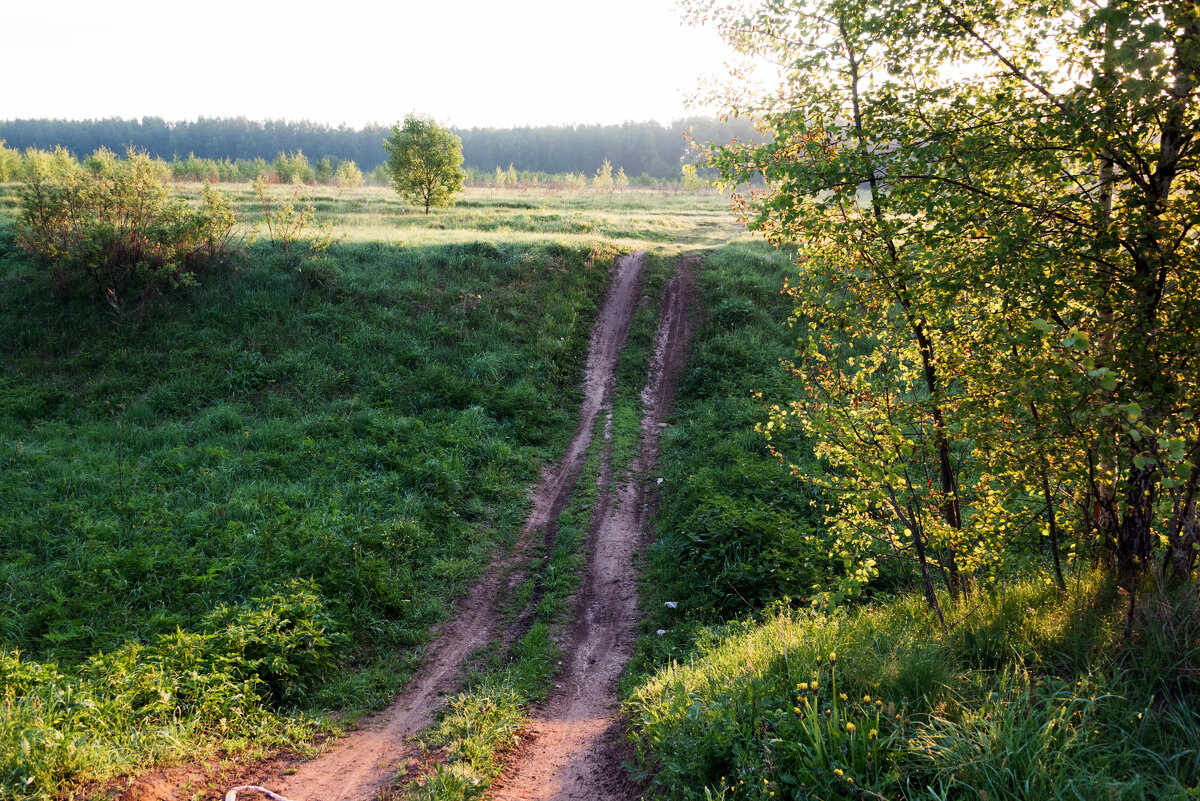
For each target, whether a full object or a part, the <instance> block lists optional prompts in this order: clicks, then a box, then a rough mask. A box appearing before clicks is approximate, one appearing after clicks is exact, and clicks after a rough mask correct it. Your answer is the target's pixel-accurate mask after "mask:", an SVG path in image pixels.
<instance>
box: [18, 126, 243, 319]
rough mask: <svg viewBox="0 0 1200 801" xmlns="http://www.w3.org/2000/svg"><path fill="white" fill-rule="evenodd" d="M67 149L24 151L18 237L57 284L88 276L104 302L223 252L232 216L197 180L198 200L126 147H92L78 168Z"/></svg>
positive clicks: (191, 269) (150, 289)
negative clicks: (122, 153)
mask: <svg viewBox="0 0 1200 801" xmlns="http://www.w3.org/2000/svg"><path fill="white" fill-rule="evenodd" d="M63 154H65V156H66V158H67V159H69V158H70V154H67V153H66V151H56V152H55V153H54V154H46V153H43V152H32V153H27V156H26V179H25V187H24V189H23V190H22V192H21V209H22V211H21V219H20V223H19V225H18V229H17V242H18V244H19V245H20V246H21V247H22V248H23V249H24V250H25V251H26V252H27V253H29V254H30V255H32V256H34V257H35V258H36V259H38V260H39V261H40V262H41V263H42V264H43V265H45V266H46V267H47V268H48V269H49V270H50V272H51V275H52V276H53V278H54V282H55V284H56V286H57V287H58V288H59V289H60V290H66V289H68V288H70V287H71V286H73V285H74V284H76V283H90V284H91V286H92V288H93V290H94V291H95V292H96V293H97V294H98V295H100V296H101V297H107V298H108V299H109V300H110V302H114V303H116V302H117V299H118V298H119V297H123V296H124V293H126V292H127V291H130V290H133V291H136V292H137V293H138V294H139V295H140V297H142V298H143V299H145V298H146V297H147V296H148V295H149V294H153V293H157V292H161V291H163V290H165V289H170V288H175V287H179V286H185V285H189V284H193V283H195V281H196V276H197V274H198V273H199V272H200V271H201V270H203V269H205V268H207V267H209V266H211V265H213V264H214V263H218V262H220V261H222V260H224V259H226V258H227V257H228V256H230V255H231V253H232V251H233V249H234V229H235V224H236V219H235V217H234V213H233V209H232V207H231V205H230V203H229V201H228V200H227V199H226V198H225V197H224V196H222V195H221V194H220V193H219V192H216V191H215V190H213V189H212V188H211V187H207V186H206V187H205V188H204V192H203V197H202V202H201V205H200V208H198V209H194V208H191V207H189V206H188V204H187V203H186V202H184V200H183V199H182V198H179V197H177V196H174V195H173V194H172V193H171V191H170V189H168V188H167V186H166V179H167V176H168V167H167V165H165V164H164V163H162V162H159V161H155V160H153V159H151V158H150V157H149V156H148V155H146V154H145V153H139V152H137V151H135V150H132V149H130V150H129V151H128V153H127V154H126V158H125V159H117V158H116V157H115V156H114V155H113V154H112V153H111V152H109V151H106V150H100V151H97V152H96V153H94V154H93V155H92V157H91V158H89V159H88V163H87V169H85V170H81V169H79V167H78V165H77V164H76V163H75V162H74V160H73V159H71V160H70V162H69V163H70V164H72V165H75V166H74V167H73V168H72V167H70V166H68V162H67V161H66V160H65V159H64V157H63Z"/></svg>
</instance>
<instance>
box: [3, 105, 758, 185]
mask: <svg viewBox="0 0 1200 801" xmlns="http://www.w3.org/2000/svg"><path fill="white" fill-rule="evenodd" d="M453 130H454V132H455V133H456V134H458V136H460V137H461V138H462V143H463V157H464V166H465V167H467V168H468V169H471V168H474V169H477V170H480V171H482V172H490V171H492V170H494V169H495V168H496V167H497V166H501V167H507V166H508V165H510V164H511V165H513V166H514V167H515V168H516V169H517V170H523V171H529V172H541V173H571V172H581V173H587V172H591V171H593V170H595V169H596V166H597V165H599V164H601V163H602V162H603V161H604V160H605V159H608V160H609V161H610V162H611V163H612V165H613V169H614V170H616V169H624V171H625V173H627V174H628V175H630V176H634V177H636V176H648V177H652V178H655V179H658V180H675V179H678V178H679V175H680V165H681V164H683V163H686V162H690V161H693V160H694V159H692V158H691V153H690V150H689V147H688V145H687V142H686V141H685V138H684V136H683V134H684V132H691V134H692V136H694V137H695V139H696V140H697V141H700V142H703V143H709V142H717V143H721V144H725V143H728V142H730V141H732V140H733V139H734V138H737V139H739V140H742V141H745V140H747V139H750V138H752V137H753V136H754V128H753V124H752V123H751V122H750V121H749V120H747V119H736V120H731V121H728V122H722V121H718V120H715V119H713V118H709V117H691V118H686V119H679V120H675V121H673V122H671V123H670V124H669V125H663V124H661V123H658V122H626V123H623V124H621V125H578V126H572V125H548V126H540V127H529V126H526V127H522V128H469V129H457V128H456V129H453ZM388 135H389V128H388V127H387V126H384V125H367V126H365V127H363V128H348V127H346V126H344V125H342V126H337V127H333V126H329V125H323V124H320V123H314V122H308V121H286V120H265V121H256V120H248V119H246V118H245V117H236V118H205V117H201V118H199V119H197V120H195V121H184V122H168V121H166V120H163V119H162V118H160V117H143V118H141V119H140V120H138V119H128V120H127V119H122V118H120V117H111V118H107V119H102V120H49V119H30V120H7V121H0V139H3V140H7V143H8V146H9V147H10V148H17V149H20V150H24V149H25V148H29V147H36V148H41V149H44V150H52V149H53V148H55V147H64V148H66V149H67V150H69V151H71V152H72V153H76V154H85V153H91V152H93V151H95V150H97V149H98V148H101V147H104V148H108V149H110V150H113V151H115V152H118V153H120V152H124V151H125V149H126V148H127V147H129V146H133V147H135V148H138V149H139V150H144V151H146V153H148V154H149V155H151V156H157V157H159V158H163V159H167V160H172V159H174V158H176V157H178V158H181V159H182V158H185V157H187V156H188V155H194V156H196V157H198V158H203V159H214V160H222V159H230V160H238V159H245V160H254V159H265V160H267V161H271V160H273V159H275V158H276V156H277V155H278V154H280V153H293V152H303V153H306V154H308V155H310V156H312V157H314V158H320V157H329V158H331V159H334V160H337V161H353V162H355V163H357V164H360V165H363V166H364V167H365V168H368V169H370V168H372V167H374V166H376V165H380V164H383V163H384V162H385V161H386V160H387V154H386V153H385V152H384V149H383V140H384V139H386V138H387V136H388ZM334 163H336V161H335V162H334Z"/></svg>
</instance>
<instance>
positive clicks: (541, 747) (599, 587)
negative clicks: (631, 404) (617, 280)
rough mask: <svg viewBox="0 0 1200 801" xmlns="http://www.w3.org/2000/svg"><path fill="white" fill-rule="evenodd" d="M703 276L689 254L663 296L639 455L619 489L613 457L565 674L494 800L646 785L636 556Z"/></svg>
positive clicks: (620, 793)
mask: <svg viewBox="0 0 1200 801" xmlns="http://www.w3.org/2000/svg"><path fill="white" fill-rule="evenodd" d="M695 294H696V292H695V281H694V277H693V273H692V264H691V262H690V261H686V260H685V261H683V262H681V263H680V267H679V269H678V270H677V272H676V274H675V276H674V277H673V278H672V279H671V281H670V283H669V284H668V285H667V287H666V290H665V292H664V295H663V301H662V312H661V316H660V318H659V325H658V332H657V334H656V337H655V343H654V353H653V356H652V359H651V367H650V373H649V375H648V376H647V380H646V386H645V389H644V390H643V392H642V403H643V414H642V421H641V440H640V444H639V448H638V454H637V456H636V457H635V460H634V463H633V465H632V468H631V470H630V471H629V475H628V476H627V478H625V480H623V481H621V482H620V485H619V486H617V487H615V488H614V487H613V486H612V484H613V479H612V470H611V466H610V465H609V459H608V455H609V454H606V455H605V458H604V459H603V462H602V469H601V476H600V482H601V488H600V489H601V493H600V500H599V503H598V505H597V508H596V512H595V517H594V520H593V527H592V531H591V533H590V536H589V540H588V568H587V574H586V577H585V579H584V585H583V588H582V590H581V592H580V593H579V595H578V596H577V598H576V601H575V607H574V621H575V622H574V624H573V626H572V628H571V629H570V633H569V635H568V638H567V643H566V653H567V656H566V659H564V665H565V667H564V673H563V675H562V677H561V678H560V680H559V683H558V685H557V688H556V690H555V691H554V692H553V693H552V694H551V697H550V699H549V700H548V702H547V703H546V704H545V706H544V707H543V708H542V709H541V710H539V712H538V713H537V714H536V715H535V717H534V720H533V722H532V724H531V725H530V727H529V731H528V735H529V736H528V739H527V742H526V744H525V747H524V748H523V749H522V750H521V755H520V758H519V760H518V762H517V763H516V764H515V765H513V766H512V767H511V768H510V770H509V771H508V773H507V774H506V777H505V778H504V779H503V780H502V781H501V782H500V783H499V786H498V787H497V788H496V789H495V790H494V791H493V792H492V793H490V794H489V797H490V798H493V799H495V800H496V801H531V800H532V799H539V800H541V799H595V800H596V801H618V799H619V800H620V801H627V800H628V799H632V798H635V797H637V795H638V788H637V787H636V786H635V785H633V784H632V783H631V782H630V781H629V779H628V778H627V777H626V774H625V772H624V770H622V768H621V762H622V761H623V759H624V758H625V757H626V751H625V746H624V736H623V731H622V726H621V722H620V720H619V719H618V713H619V711H620V705H619V700H618V697H617V680H618V679H619V678H620V675H621V672H622V671H623V670H624V668H625V663H626V662H627V661H628V660H629V657H630V655H631V653H632V646H633V641H634V639H635V638H636V636H637V633H638V614H637V586H636V575H635V570H634V558H635V555H636V553H637V551H638V550H639V549H640V548H641V547H642V546H643V545H644V544H645V542H646V535H647V525H646V524H647V522H648V520H647V518H648V516H649V511H648V510H649V503H648V500H649V494H650V492H651V486H652V484H651V482H650V479H651V470H652V468H653V467H654V464H655V461H656V460H657V457H658V445H659V435H660V432H661V430H662V425H663V419H664V417H665V415H666V413H667V411H668V410H669V409H670V406H671V401H672V398H673V395H674V390H675V386H676V383H677V381H678V376H679V372H680V370H681V369H682V366H683V364H684V359H685V357H686V351H687V346H688V343H689V341H690V340H691V337H692V334H693V333H694V326H695V315H694V313H693V308H692V307H693V304H694V300H695Z"/></svg>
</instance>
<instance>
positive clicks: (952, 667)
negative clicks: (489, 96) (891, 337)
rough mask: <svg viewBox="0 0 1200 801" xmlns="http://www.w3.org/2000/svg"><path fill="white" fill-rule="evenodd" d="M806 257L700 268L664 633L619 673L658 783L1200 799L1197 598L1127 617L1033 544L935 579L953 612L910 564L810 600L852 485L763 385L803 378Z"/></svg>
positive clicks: (914, 794) (655, 792) (1081, 564)
mask: <svg viewBox="0 0 1200 801" xmlns="http://www.w3.org/2000/svg"><path fill="white" fill-rule="evenodd" d="M794 260H795V252H794V251H793V250H791V249H783V250H780V249H775V248H772V247H770V246H767V245H766V244H765V243H752V242H746V243H738V244H733V245H729V246H727V247H724V248H721V249H718V250H716V251H713V252H710V253H709V254H708V256H707V262H706V264H705V267H704V269H703V270H702V272H701V275H702V281H701V289H702V292H703V302H704V307H705V309H706V312H705V322H704V326H703V328H702V329H701V330H700V332H699V333H698V335H697V337H696V340H695V342H694V344H693V347H692V353H691V357H690V362H689V369H688V372H686V373H685V374H684V377H683V380H682V382H681V386H680V392H679V396H678V398H677V401H676V406H675V410H674V415H673V419H672V421H671V426H670V427H669V428H668V429H667V430H666V432H665V433H664V436H663V447H662V452H661V454H660V457H659V476H660V477H661V478H662V479H663V481H662V483H661V484H660V485H659V492H660V495H661V506H660V510H659V515H658V520H657V525H656V531H657V540H656V542H655V544H654V545H653V546H652V548H651V549H650V551H649V553H648V555H647V558H646V561H645V564H644V566H643V584H642V597H643V603H644V608H645V615H646V617H645V620H644V623H643V626H644V631H645V634H644V635H643V636H642V637H641V638H640V640H639V644H638V646H639V647H638V650H637V653H636V655H635V657H634V660H633V662H632V664H631V666H630V671H629V675H627V677H626V679H625V681H624V683H623V687H624V692H625V698H626V713H627V715H628V716H629V721H630V723H629V725H630V732H631V738H632V740H633V743H634V745H635V747H636V750H637V753H638V758H639V762H640V770H641V775H642V777H643V778H644V779H645V780H646V781H647V782H648V783H649V787H650V789H651V797H654V798H663V799H709V798H722V799H743V798H745V799H763V800H764V801H765V800H766V799H772V798H797V799H805V798H814V799H815V798H825V799H831V798H846V799H851V798H864V797H865V798H873V797H878V796H882V797H884V798H889V799H893V798H912V799H916V798H926V799H934V798H939V799H940V798H968V797H969V798H991V799H1006V798H1028V799H1035V798H1038V799H1040V798H1054V799H1058V798H1062V799H1077V798H1128V799H1134V798H1146V797H1156V798H1184V797H1191V796H1190V794H1189V793H1194V789H1195V787H1196V786H1197V784H1198V783H1200V739H1198V738H1197V732H1200V718H1198V716H1197V713H1196V705H1195V703H1194V699H1195V698H1196V694H1197V691H1198V690H1200V687H1197V685H1196V676H1197V666H1198V665H1200V623H1197V618H1196V615H1195V601H1194V598H1193V597H1192V596H1191V595H1185V596H1184V597H1183V598H1182V600H1181V598H1180V597H1179V596H1178V595H1175V594H1172V593H1166V592H1159V591H1155V592H1152V593H1150V594H1149V596H1148V597H1146V598H1144V599H1143V600H1142V601H1141V602H1140V603H1139V606H1138V610H1137V612H1136V619H1135V620H1134V621H1133V626H1132V629H1131V630H1130V631H1129V632H1127V631H1126V615H1127V610H1128V596H1127V595H1126V594H1125V593H1124V592H1123V591H1122V590H1121V588H1120V587H1119V586H1118V584H1117V583H1116V582H1115V581H1113V579H1112V577H1111V576H1108V575H1106V574H1105V573H1104V571H1103V570H1100V569H1097V568H1096V567H1094V566H1093V565H1092V562H1091V560H1090V559H1088V558H1086V557H1080V558H1077V559H1074V558H1073V559H1071V560H1070V561H1068V562H1067V566H1066V568H1065V569H1066V570H1067V573H1066V578H1067V592H1066V593H1062V592H1060V591H1059V590H1058V588H1057V586H1056V585H1055V582H1054V577H1053V573H1052V567H1051V565H1050V563H1049V560H1048V559H1047V558H1045V557H1044V556H1039V555H1038V554H1037V551H1036V544H1037V543H1036V541H1034V540H1031V541H1029V543H1028V544H1027V545H1026V546H1025V547H1027V548H1030V549H1031V553H1030V555H1029V556H1028V557H1027V558H1026V559H1025V560H1024V561H1023V562H1021V563H1020V564H1021V565H1023V568H1022V569H1023V570H1024V571H1026V572H1025V574H1024V575H1022V574H1021V572H1020V571H1014V572H1013V573H1012V574H1011V575H1010V577H1008V578H1006V579H1004V580H1002V581H998V582H995V583H993V584H991V585H989V586H987V587H981V588H979V589H978V590H977V591H976V592H975V593H974V594H973V595H972V599H971V602H970V603H969V604H967V605H961V606H958V607H955V606H953V605H952V604H951V602H950V598H949V595H948V591H947V590H946V589H945V588H944V587H943V588H941V589H940V590H939V593H940V600H941V602H942V603H943V605H944V606H945V607H946V609H947V610H951V609H953V610H954V611H953V612H951V613H948V614H950V615H951V617H950V619H949V621H948V622H949V624H950V625H949V627H948V629H943V628H942V626H941V625H940V623H939V621H938V619H937V617H936V615H934V614H933V613H932V612H931V611H930V609H929V606H928V603H927V602H926V600H925V599H924V596H923V592H922V590H921V586H920V585H921V582H920V576H919V573H918V572H917V568H916V565H915V563H913V562H909V563H908V564H906V565H902V566H899V567H898V568H897V569H896V570H895V571H894V572H892V573H891V574H890V576H889V580H888V581H887V582H877V583H876V584H875V585H874V588H873V589H871V590H869V591H868V592H867V593H866V594H865V595H864V597H862V598H861V599H860V600H858V601H856V602H851V603H845V604H842V605H840V606H838V607H834V608H830V607H829V606H827V605H826V604H824V603H820V604H817V605H816V606H814V604H813V603H812V600H813V599H814V598H818V597H819V596H820V594H821V593H822V592H823V590H824V589H825V588H826V587H827V586H828V582H829V577H830V576H831V575H834V574H836V573H837V572H839V571H844V570H846V569H847V568H848V566H849V565H848V564H847V555H846V554H844V553H839V552H837V551H836V550H835V549H834V548H833V544H832V535H831V534H830V533H829V529H828V528H827V527H826V526H825V525H824V524H823V518H824V515H825V514H826V513H827V504H828V505H832V504H831V501H833V500H835V499H836V496H833V495H831V494H830V493H829V492H828V490H826V489H824V488H823V487H822V486H820V484H819V482H818V481H816V480H798V479H797V478H796V477H795V476H794V475H793V472H792V470H791V467H790V465H788V464H786V463H782V462H781V461H780V460H779V459H778V458H777V457H775V456H773V455H771V453H770V452H769V451H768V450H767V447H766V446H767V442H766V440H765V439H764V436H763V434H762V432H761V431H756V430H755V429H756V427H757V428H759V429H761V428H762V427H763V426H764V425H765V424H766V423H767V422H768V421H769V420H770V408H769V404H767V403H765V402H764V399H768V398H771V397H779V396H781V395H785V394H786V393H788V392H790V391H791V381H792V379H791V378H790V376H789V375H788V374H787V372H786V371H785V370H784V369H783V368H782V367H781V366H780V360H786V359H788V358H789V357H790V356H792V354H793V352H794V349H795V344H794V338H795V334H796V330H797V329H796V328H795V327H789V326H788V324H787V322H788V320H789V318H790V315H791V312H792V307H791V305H792V302H791V300H790V298H789V297H788V296H787V295H786V294H784V293H781V292H780V287H781V286H782V284H783V281H784V278H785V277H787V276H788V275H789V274H790V273H791V272H792V271H794V269H795V267H794ZM801 330H802V327H801ZM760 395H761V396H762V397H760ZM788 437H790V438H788ZM774 442H775V444H776V446H777V447H783V446H784V443H786V444H787V447H789V449H790V450H791V452H793V453H796V454H802V453H803V452H804V449H805V448H808V449H809V450H810V452H811V448H812V444H813V443H812V440H809V439H807V438H806V437H805V435H804V434H803V433H802V432H798V431H791V432H789V433H788V435H787V437H778V436H777V437H776V439H775V440H774ZM802 465H803V470H804V471H805V474H806V475H808V476H812V477H815V478H816V479H820V478H821V477H822V476H825V475H827V474H828V472H829V471H830V470H831V469H833V468H831V467H830V466H829V465H828V463H826V462H823V461H822V460H820V459H818V458H816V457H815V456H813V457H810V458H809V459H808V460H807V461H805V462H803V463H802ZM1031 573H1032V575H1031ZM831 655H832V656H833V659H832V660H831Z"/></svg>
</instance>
